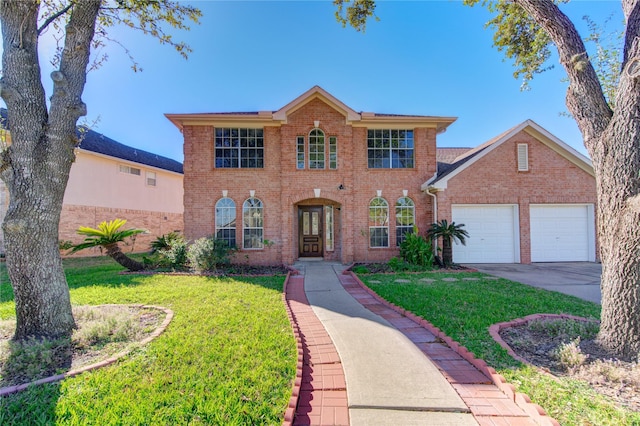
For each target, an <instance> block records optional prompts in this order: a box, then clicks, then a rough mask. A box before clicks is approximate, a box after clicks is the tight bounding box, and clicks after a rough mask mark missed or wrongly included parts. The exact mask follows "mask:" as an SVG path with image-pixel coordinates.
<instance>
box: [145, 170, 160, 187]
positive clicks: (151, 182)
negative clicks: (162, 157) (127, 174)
mask: <svg viewBox="0 0 640 426" xmlns="http://www.w3.org/2000/svg"><path fill="white" fill-rule="evenodd" d="M157 182H158V181H157V180H156V173H155V172H147V185H148V186H156V184H157Z"/></svg>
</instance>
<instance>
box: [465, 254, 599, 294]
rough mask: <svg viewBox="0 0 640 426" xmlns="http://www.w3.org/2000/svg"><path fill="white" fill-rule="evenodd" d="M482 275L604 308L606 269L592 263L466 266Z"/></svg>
mask: <svg viewBox="0 0 640 426" xmlns="http://www.w3.org/2000/svg"><path fill="white" fill-rule="evenodd" d="M465 266H468V267H470V268H475V269H477V270H478V271H480V272H484V273H486V274H490V275H493V276H496V277H500V278H505V279H508V280H511V281H516V282H519V283H522V284H527V285H530V286H533V287H538V288H543V289H545V290H551V291H557V292H560V293H564V294H569V295H571V296H576V297H579V298H581V299H584V300H588V301H590V302H594V303H597V304H601V293H600V276H601V274H602V265H601V264H599V263H591V262H559V263H532V264H530V265H525V264H520V263H509V264H506V263H495V264H489V263H485V264H465Z"/></svg>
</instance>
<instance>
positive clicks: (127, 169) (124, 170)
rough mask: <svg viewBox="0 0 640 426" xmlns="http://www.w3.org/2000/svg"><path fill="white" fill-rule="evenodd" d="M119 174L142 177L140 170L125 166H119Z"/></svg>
mask: <svg viewBox="0 0 640 426" xmlns="http://www.w3.org/2000/svg"><path fill="white" fill-rule="evenodd" d="M120 173H126V174H128V175H134V176H142V169H140V168H139V167H132V166H128V165H126V164H120Z"/></svg>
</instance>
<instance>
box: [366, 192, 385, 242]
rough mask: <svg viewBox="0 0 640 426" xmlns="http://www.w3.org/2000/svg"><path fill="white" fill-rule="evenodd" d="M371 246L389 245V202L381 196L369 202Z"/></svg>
mask: <svg viewBox="0 0 640 426" xmlns="http://www.w3.org/2000/svg"><path fill="white" fill-rule="evenodd" d="M369 246H370V247H389V203H387V200H385V199H384V198H381V197H377V198H374V199H373V200H371V202H370V203H369Z"/></svg>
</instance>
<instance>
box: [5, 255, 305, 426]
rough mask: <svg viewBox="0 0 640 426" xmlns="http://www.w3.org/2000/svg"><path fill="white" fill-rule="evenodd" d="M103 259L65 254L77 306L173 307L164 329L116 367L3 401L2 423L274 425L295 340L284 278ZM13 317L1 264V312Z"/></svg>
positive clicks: (287, 392) (287, 385) (291, 369)
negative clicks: (128, 266)
mask: <svg viewBox="0 0 640 426" xmlns="http://www.w3.org/2000/svg"><path fill="white" fill-rule="evenodd" d="M121 270H122V268H121V267H120V266H118V265H117V264H115V263H114V262H113V261H112V260H111V259H108V258H92V259H68V260H65V271H66V272H67V280H68V282H69V287H70V291H71V300H72V303H73V304H74V305H98V304H106V303H127V304H130V303H136V304H137V303H142V304H150V305H161V306H165V307H168V308H170V309H172V310H173V311H174V313H175V317H174V319H173V321H172V322H171V324H170V325H169V327H168V328H167V330H166V331H165V333H164V334H163V335H161V336H160V337H159V338H157V339H156V340H154V341H153V342H151V343H150V344H149V345H147V346H146V347H144V348H142V349H139V350H135V351H134V352H133V353H132V354H131V355H129V356H128V357H125V358H124V359H122V360H120V361H119V362H118V363H116V364H115V365H113V366H110V367H106V368H103V369H99V370H95V371H93V372H89V373H84V374H81V375H80V376H78V377H75V378H71V379H66V380H64V381H63V382H60V383H57V384H51V385H42V386H38V387H34V388H32V389H30V390H27V391H24V392H22V393H19V394H15V395H11V396H9V397H5V398H2V399H0V424H2V425H5V424H6V425H11V424H16V425H23V424H24V425H37V424H78V425H80V424H82V425H86V424H95V425H98V424H99V425H110V424H118V425H122V424H131V425H178V424H179V425H183V424H193V425H197V424H206V425H277V424H281V423H282V418H283V415H284V412H285V409H286V407H287V404H288V402H289V398H290V396H291V384H292V382H293V380H294V378H295V367H296V359H297V352H296V343H295V340H294V338H293V335H292V332H291V326H290V324H289V321H288V319H287V315H286V311H285V308H284V305H283V303H282V285H283V282H284V276H276V277H256V278H254V277H252V278H212V277H196V276H168V275H152V276H145V275H120V274H118V272H120V271H121ZM11 316H14V304H13V294H12V290H11V286H10V284H9V281H8V277H7V273H6V269H5V267H4V264H0V318H8V317H11Z"/></svg>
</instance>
